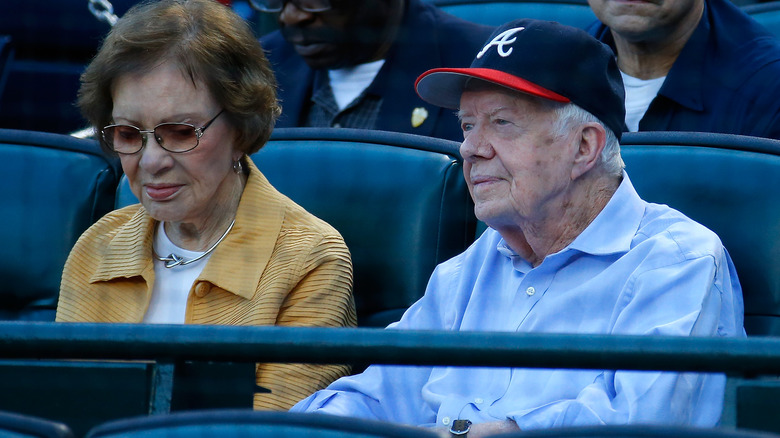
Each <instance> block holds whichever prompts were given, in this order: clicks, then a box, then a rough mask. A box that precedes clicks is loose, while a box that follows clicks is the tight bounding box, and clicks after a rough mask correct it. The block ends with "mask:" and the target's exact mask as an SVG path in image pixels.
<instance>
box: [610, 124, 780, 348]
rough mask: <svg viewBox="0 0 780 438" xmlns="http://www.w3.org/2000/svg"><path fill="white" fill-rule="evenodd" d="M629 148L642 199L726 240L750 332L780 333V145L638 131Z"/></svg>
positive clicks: (627, 138) (627, 140)
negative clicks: (670, 209) (676, 212)
mask: <svg viewBox="0 0 780 438" xmlns="http://www.w3.org/2000/svg"><path fill="white" fill-rule="evenodd" d="M621 143H622V145H623V147H622V155H623V159H624V160H625V162H626V171H627V172H628V175H629V177H630V178H631V181H632V183H633V184H634V186H635V187H636V190H637V192H638V193H639V194H640V196H642V197H643V198H644V199H645V200H647V201H650V202H658V203H663V204H668V205H669V206H671V207H673V208H676V209H678V210H680V211H682V212H683V213H685V214H686V215H687V216H689V217H691V218H692V219H694V220H696V221H698V222H700V223H701V224H703V225H705V226H706V227H708V228H710V229H711V230H713V231H714V232H715V233H717V234H718V236H720V238H721V240H722V241H723V244H724V245H725V246H726V249H727V250H728V251H729V254H730V255H731V257H732V259H733V260H734V264H735V266H736V268H737V274H738V275H739V279H740V283H741V285H742V289H743V294H744V299H745V329H746V331H747V333H748V335H773V336H777V335H780V191H778V190H777V187H780V141H777V140H770V139H762V138H754V137H746V136H738V135H730V134H712V133H685V132H638V133H626V134H625V135H623V139H622V142H621Z"/></svg>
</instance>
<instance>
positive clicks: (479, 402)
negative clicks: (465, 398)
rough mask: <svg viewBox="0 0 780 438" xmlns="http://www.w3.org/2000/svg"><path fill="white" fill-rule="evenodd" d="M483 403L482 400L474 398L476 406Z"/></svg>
mask: <svg viewBox="0 0 780 438" xmlns="http://www.w3.org/2000/svg"><path fill="white" fill-rule="evenodd" d="M484 401H485V400H482V399H481V398H475V399H474V403H476V404H478V405H480V404H482V403H483V402H484Z"/></svg>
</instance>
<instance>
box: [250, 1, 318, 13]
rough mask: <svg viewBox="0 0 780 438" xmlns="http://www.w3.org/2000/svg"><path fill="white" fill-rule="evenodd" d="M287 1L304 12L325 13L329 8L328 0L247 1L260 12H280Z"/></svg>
mask: <svg viewBox="0 0 780 438" xmlns="http://www.w3.org/2000/svg"><path fill="white" fill-rule="evenodd" d="M288 1H291V2H293V3H294V4H295V6H296V7H297V8H298V9H300V10H302V11H305V12H325V11H327V10H329V9H330V8H331V4H330V0H249V4H250V5H252V7H253V8H255V9H257V10H258V11H261V12H281V11H282V9H284V4H285V3H287V2H288Z"/></svg>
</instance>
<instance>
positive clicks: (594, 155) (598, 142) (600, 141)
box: [571, 123, 607, 181]
mask: <svg viewBox="0 0 780 438" xmlns="http://www.w3.org/2000/svg"><path fill="white" fill-rule="evenodd" d="M576 140H577V139H575V141H576ZM578 140H579V148H578V149H577V151H576V154H575V156H574V163H573V166H572V169H571V179H572V181H574V180H575V179H577V178H579V177H581V176H582V175H584V174H585V173H587V172H588V171H589V170H590V169H592V168H594V167H595V166H596V165H597V164H598V162H599V160H600V159H601V151H603V150H604V146H605V145H606V143H607V131H606V130H605V129H604V127H603V126H601V125H600V124H598V123H586V124H584V125H582V126H580V135H579V137H578Z"/></svg>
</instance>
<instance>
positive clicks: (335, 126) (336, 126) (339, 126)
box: [333, 123, 341, 128]
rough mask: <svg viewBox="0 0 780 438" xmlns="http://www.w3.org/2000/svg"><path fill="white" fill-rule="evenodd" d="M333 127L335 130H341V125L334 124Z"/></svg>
mask: <svg viewBox="0 0 780 438" xmlns="http://www.w3.org/2000/svg"><path fill="white" fill-rule="evenodd" d="M333 127H334V128H341V123H334V124H333Z"/></svg>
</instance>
